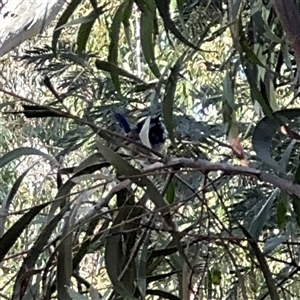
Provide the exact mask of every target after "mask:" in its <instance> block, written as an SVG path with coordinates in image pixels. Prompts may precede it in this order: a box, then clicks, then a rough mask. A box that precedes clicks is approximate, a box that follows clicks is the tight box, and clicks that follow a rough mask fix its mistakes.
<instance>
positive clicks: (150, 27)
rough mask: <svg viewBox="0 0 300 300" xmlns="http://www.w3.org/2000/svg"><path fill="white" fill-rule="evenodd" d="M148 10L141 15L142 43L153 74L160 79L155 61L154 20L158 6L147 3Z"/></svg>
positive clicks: (151, 0) (150, 1)
mask: <svg viewBox="0 0 300 300" xmlns="http://www.w3.org/2000/svg"><path fill="white" fill-rule="evenodd" d="M145 4H146V5H147V9H146V10H145V11H144V12H142V15H141V34H140V35H141V43H142V49H143V53H144V57H145V60H146V62H147V64H148V65H149V68H150V70H151V71H152V73H153V74H154V75H155V76H156V77H157V78H160V76H161V75H160V71H159V68H158V66H157V64H156V61H155V54H154V47H155V44H154V36H153V34H154V20H155V18H156V6H155V1H154V0H147V1H145Z"/></svg>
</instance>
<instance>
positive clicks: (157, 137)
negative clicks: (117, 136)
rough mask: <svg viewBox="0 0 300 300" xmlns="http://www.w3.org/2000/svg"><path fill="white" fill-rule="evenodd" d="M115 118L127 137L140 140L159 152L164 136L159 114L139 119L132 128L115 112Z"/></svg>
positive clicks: (161, 148)
mask: <svg viewBox="0 0 300 300" xmlns="http://www.w3.org/2000/svg"><path fill="white" fill-rule="evenodd" d="M115 118H116V119H117V121H118V122H119V124H120V127H121V128H122V129H123V131H124V132H125V133H126V135H127V136H128V137H130V138H132V139H133V140H138V141H141V142H142V144H144V145H145V146H148V147H149V148H151V149H152V150H154V151H157V152H161V151H162V150H163V146H164V143H165V141H166V136H165V128H164V126H163V124H162V123H161V121H160V116H155V117H150V118H149V117H148V118H146V119H144V120H142V121H140V122H139V123H138V124H137V125H136V127H134V128H133V129H131V127H130V125H129V123H128V121H127V120H126V118H125V117H124V116H123V115H122V114H120V113H115Z"/></svg>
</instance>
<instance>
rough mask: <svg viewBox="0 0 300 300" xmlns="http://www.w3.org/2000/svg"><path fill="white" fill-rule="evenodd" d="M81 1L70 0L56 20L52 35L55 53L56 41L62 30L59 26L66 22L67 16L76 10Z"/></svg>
mask: <svg viewBox="0 0 300 300" xmlns="http://www.w3.org/2000/svg"><path fill="white" fill-rule="evenodd" d="M81 2H82V0H71V2H70V3H69V4H68V6H67V8H66V10H65V11H64V12H63V14H62V15H61V17H60V19H59V20H58V22H57V24H56V27H55V29H54V33H53V37H52V50H53V52H54V53H55V54H56V49H57V42H58V39H59V37H60V34H61V31H62V27H61V26H62V25H64V24H66V23H67V22H68V20H69V18H70V17H71V16H72V14H73V13H74V11H75V10H76V8H77V7H78V6H79V4H80V3H81Z"/></svg>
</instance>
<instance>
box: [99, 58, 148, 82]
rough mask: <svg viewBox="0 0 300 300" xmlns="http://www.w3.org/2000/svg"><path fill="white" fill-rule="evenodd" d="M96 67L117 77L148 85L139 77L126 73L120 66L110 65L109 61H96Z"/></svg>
mask: <svg viewBox="0 0 300 300" xmlns="http://www.w3.org/2000/svg"><path fill="white" fill-rule="evenodd" d="M96 67H97V69H99V70H102V71H106V72H109V73H110V74H114V75H117V76H123V77H126V78H128V79H131V80H133V81H134V82H135V83H142V84H146V83H145V82H144V81H143V80H141V79H140V78H138V77H137V76H135V75H133V74H131V73H129V72H127V71H125V70H124V69H122V68H120V67H118V66H116V65H114V64H112V63H109V62H107V61H104V60H100V59H96Z"/></svg>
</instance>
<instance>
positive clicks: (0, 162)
mask: <svg viewBox="0 0 300 300" xmlns="http://www.w3.org/2000/svg"><path fill="white" fill-rule="evenodd" d="M23 155H39V156H42V157H44V158H45V159H47V160H49V161H50V162H52V163H54V164H55V165H56V166H57V165H59V163H58V161H57V160H56V159H55V158H53V157H52V156H50V155H48V154H46V153H44V152H42V151H40V150H38V149H35V148H30V147H20V148H17V149H14V150H12V151H10V152H8V153H6V154H4V155H3V156H2V157H1V158H0V168H2V167H3V166H5V165H6V164H8V163H10V162H11V161H13V160H15V159H17V158H20V157H21V156H23Z"/></svg>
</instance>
